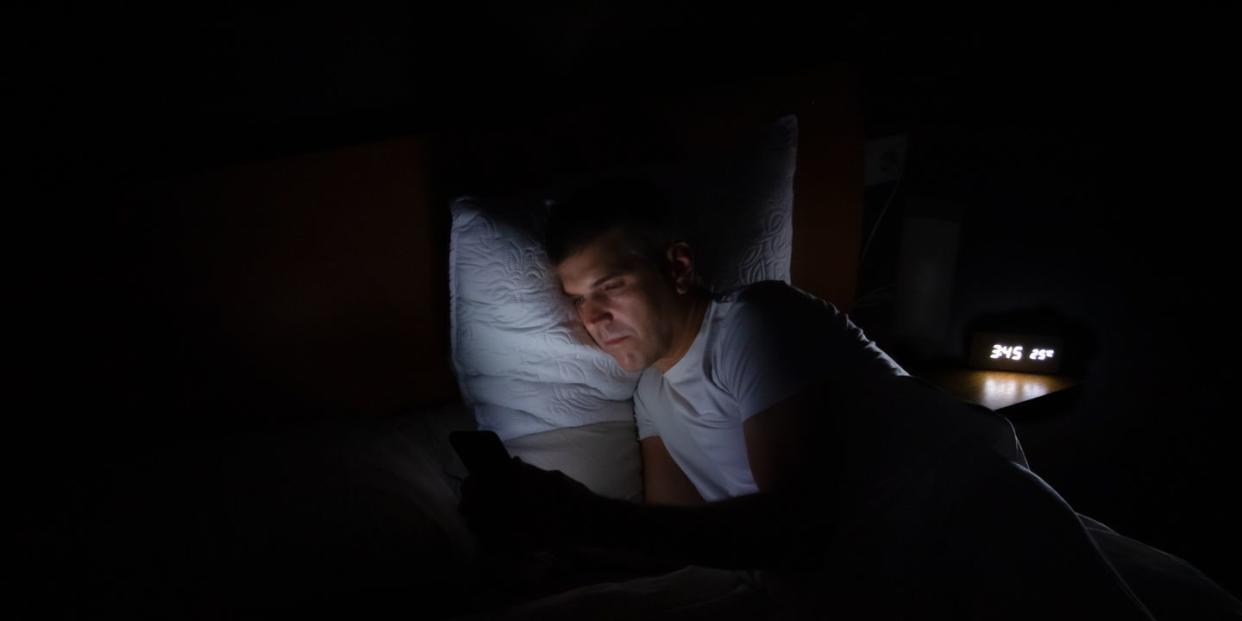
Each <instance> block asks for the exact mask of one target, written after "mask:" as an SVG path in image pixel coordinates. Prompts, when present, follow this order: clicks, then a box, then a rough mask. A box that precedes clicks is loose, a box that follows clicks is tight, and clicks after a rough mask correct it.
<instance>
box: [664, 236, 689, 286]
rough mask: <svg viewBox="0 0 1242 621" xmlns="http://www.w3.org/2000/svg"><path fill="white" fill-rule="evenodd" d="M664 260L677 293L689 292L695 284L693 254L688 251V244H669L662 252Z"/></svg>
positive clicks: (679, 242)
mask: <svg viewBox="0 0 1242 621" xmlns="http://www.w3.org/2000/svg"><path fill="white" fill-rule="evenodd" d="M664 259H665V261H666V265H667V269H668V275H669V278H670V279H671V280H672V281H673V286H674V287H676V288H677V293H678V294H684V293H686V292H687V291H689V290H690V289H691V288H692V287H693V286H694V282H695V275H694V253H693V252H691V251H690V244H687V243H686V242H684V241H675V242H672V243H670V244H669V245H668V248H667V249H666V250H665V251H664Z"/></svg>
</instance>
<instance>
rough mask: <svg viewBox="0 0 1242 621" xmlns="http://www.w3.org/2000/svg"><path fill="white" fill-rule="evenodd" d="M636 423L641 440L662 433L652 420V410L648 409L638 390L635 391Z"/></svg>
mask: <svg viewBox="0 0 1242 621" xmlns="http://www.w3.org/2000/svg"><path fill="white" fill-rule="evenodd" d="M634 424H635V426H637V427H638V440H639V441H642V440H643V439H645V438H650V437H652V436H658V435H660V432H659V430H657V429H656V426H655V422H653V421H652V420H651V412H649V411H648V410H647V407H646V405H644V402H643V399H642V397H641V396H639V394H638V393H637V392H635V393H634Z"/></svg>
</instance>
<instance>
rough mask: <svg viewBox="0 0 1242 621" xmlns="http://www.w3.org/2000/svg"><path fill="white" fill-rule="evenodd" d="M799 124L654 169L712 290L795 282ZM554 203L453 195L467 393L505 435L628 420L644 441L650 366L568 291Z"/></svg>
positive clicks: (483, 422) (482, 421) (455, 316)
mask: <svg viewBox="0 0 1242 621" xmlns="http://www.w3.org/2000/svg"><path fill="white" fill-rule="evenodd" d="M797 132H798V126H797V119H796V118H795V117H793V116H787V117H784V118H782V119H780V120H779V121H778V122H776V123H775V124H773V125H772V126H771V127H770V129H769V130H768V131H766V132H764V134H763V136H762V137H761V139H760V140H758V141H756V142H755V143H754V145H753V147H751V149H750V150H749V152H747V153H745V154H743V155H742V157H733V158H730V159H728V160H724V161H723V162H722V163H721V162H718V163H715V164H713V165H711V166H698V167H696V168H694V169H686V170H685V171H684V172H683V173H681V174H680V176H679V174H678V173H677V172H676V171H672V172H670V171H667V170H666V171H664V172H663V173H656V174H653V176H654V177H660V176H664V177H667V178H666V179H664V181H665V183H663V184H662V185H664V186H665V187H666V188H667V189H668V190H669V194H670V198H671V199H672V201H673V204H675V205H683V206H684V207H683V208H685V209H689V210H690V214H689V216H690V220H691V222H694V223H696V224H697V225H698V229H697V230H698V234H692V235H691V237H690V239H689V241H690V243H691V246H692V248H694V249H695V252H696V256H697V260H698V262H699V265H700V273H701V274H703V275H704V282H705V284H707V285H708V286H709V287H711V288H712V289H715V290H723V289H728V288H732V287H735V286H738V285H742V284H746V283H750V282H756V281H759V280H783V281H785V282H789V265H790V255H791V252H792V236H793V226H792V214H793V175H794V165H795V160H796V153H797ZM562 189H565V188H562ZM532 205H533V206H532ZM543 207H544V206H543V204H542V203H541V202H539V201H523V200H517V199H515V200H494V199H483V198H477V197H463V198H459V199H457V200H456V201H454V202H453V203H452V207H451V210H452V231H451V234H450V241H449V287H450V296H451V299H450V321H451V330H452V335H451V347H452V360H453V367H454V370H455V371H456V375H457V381H458V384H459V387H460V389H461V394H462V397H463V399H464V401H465V402H466V404H467V405H468V406H470V407H471V408H472V410H473V412H474V416H475V418H476V420H477V421H478V424H479V428H480V429H488V430H492V431H495V432H496V433H497V435H499V436H500V438H501V439H502V440H505V441H506V442H507V441H509V440H513V439H515V438H519V437H522V436H527V435H530V434H535V433H543V432H547V431H551V430H555V429H564V428H570V427H580V426H583V425H591V424H597V423H604V422H625V423H627V424H629V425H630V427H628V428H625V427H617V426H613V427H610V428H612V429H625V430H626V432H627V433H630V434H632V435H631V439H632V440H633V443H632V444H633V450H634V451H637V450H638V443H637V432H636V431H634V428H633V426H632V425H633V401H632V396H633V394H634V390H635V387H636V383H637V380H638V375H639V374H638V373H628V372H626V371H624V370H623V369H621V368H620V367H619V366H618V365H617V364H616V362H615V361H614V360H613V359H612V358H611V357H610V356H608V355H606V354H604V352H603V351H601V350H599V349H597V348H596V347H594V346H593V345H591V341H590V338H589V337H588V336H587V335H586V333H585V331H584V330H583V329H582V327H581V325H580V324H579V323H578V321H577V319H576V317H575V315H574V314H573V311H572V309H571V307H570V305H569V304H568V302H567V301H566V300H565V299H564V297H563V295H562V294H561V292H560V288H559V286H558V284H557V282H556V278H555V273H554V272H552V270H551V267H550V266H549V265H548V263H547V258H546V255H545V253H544V251H543V248H542V245H541V243H540V240H541V239H542V229H543V218H544V217H545V213H546V212H545V210H544V208H543ZM507 443H508V442H507ZM584 454H587V453H584ZM561 469H562V470H564V471H565V472H566V474H569V475H570V476H574V473H573V472H570V471H569V470H568V469H565V468H561Z"/></svg>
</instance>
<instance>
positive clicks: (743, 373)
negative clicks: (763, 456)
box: [715, 285, 908, 421]
mask: <svg viewBox="0 0 1242 621" xmlns="http://www.w3.org/2000/svg"><path fill="white" fill-rule="evenodd" d="M730 315H731V316H730V318H729V321H727V322H726V323H725V325H724V326H722V328H723V330H724V331H723V332H722V336H721V339H720V341H719V342H720V346H719V347H718V349H717V352H716V356H717V360H716V361H715V368H716V375H717V378H718V381H720V382H721V387H722V388H723V389H724V390H725V391H726V392H728V393H730V394H731V395H733V397H734V398H735V399H736V400H737V403H738V406H739V410H740V415H741V420H743V421H745V420H746V419H748V418H750V417H751V416H754V415H755V414H758V413H759V412H762V411H764V410H766V409H768V408H769V407H771V406H773V405H775V404H777V403H779V402H781V401H783V400H784V399H786V398H788V397H791V396H793V395H794V394H796V393H797V392H799V391H800V390H802V389H803V388H805V387H807V386H809V385H811V384H813V383H815V382H817V381H819V380H821V379H824V378H825V377H831V378H836V379H839V380H840V381H859V380H865V379H868V378H874V377H881V376H893V375H908V373H906V372H905V370H904V369H902V368H901V366H900V365H898V364H897V362H896V361H894V360H893V359H892V358H891V357H890V356H888V354H886V353H884V352H883V351H882V350H880V348H879V347H878V346H876V344H875V343H874V342H872V341H871V340H870V339H868V338H867V337H866V335H864V334H863V331H862V330H861V329H859V328H858V326H857V325H855V324H854V322H852V321H850V320H849V318H848V317H847V316H846V315H845V313H842V312H840V311H839V310H838V309H837V308H836V307H835V306H833V305H832V304H829V303H828V302H825V301H823V300H820V299H818V298H815V297H814V296H811V295H809V294H806V293H803V292H801V291H799V290H798V289H794V288H792V287H788V286H784V287H775V286H763V285H760V286H756V287H753V288H752V289H751V290H749V291H747V292H746V293H744V294H742V295H741V296H739V298H738V299H737V301H736V302H735V306H734V308H733V309H732V311H731V313H730Z"/></svg>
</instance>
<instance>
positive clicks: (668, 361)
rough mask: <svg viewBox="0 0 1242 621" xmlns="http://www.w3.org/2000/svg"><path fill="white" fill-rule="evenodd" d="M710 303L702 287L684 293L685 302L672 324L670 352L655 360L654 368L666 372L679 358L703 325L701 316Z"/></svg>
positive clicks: (686, 350) (692, 342)
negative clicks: (675, 321) (673, 324)
mask: <svg viewBox="0 0 1242 621" xmlns="http://www.w3.org/2000/svg"><path fill="white" fill-rule="evenodd" d="M710 303H711V294H709V293H708V292H707V291H706V290H703V289H695V290H693V291H691V292H690V293H689V294H687V295H686V298H685V304H682V305H681V306H680V312H679V313H678V318H677V323H676V324H675V326H674V333H673V348H672V352H671V353H670V354H669V355H667V356H665V357H663V358H661V359H659V360H657V361H655V364H654V365H653V366H655V368H656V370H657V371H659V372H660V373H667V372H668V370H669V369H671V368H673V365H675V364H677V362H678V361H680V360H681V358H682V356H685V355H686V352H688V351H690V346H691V345H693V344H694V339H695V337H697V336H698V335H699V330H701V329H702V327H703V316H704V315H705V314H707V306H708V305H709V304H710Z"/></svg>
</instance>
